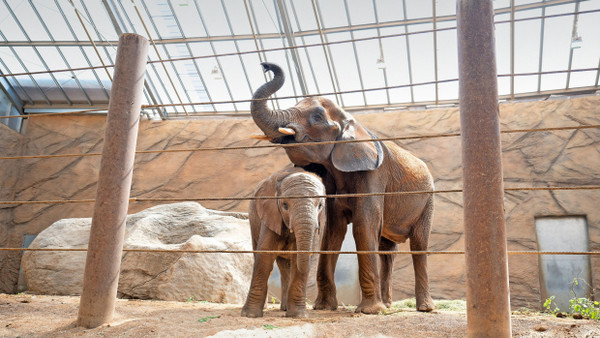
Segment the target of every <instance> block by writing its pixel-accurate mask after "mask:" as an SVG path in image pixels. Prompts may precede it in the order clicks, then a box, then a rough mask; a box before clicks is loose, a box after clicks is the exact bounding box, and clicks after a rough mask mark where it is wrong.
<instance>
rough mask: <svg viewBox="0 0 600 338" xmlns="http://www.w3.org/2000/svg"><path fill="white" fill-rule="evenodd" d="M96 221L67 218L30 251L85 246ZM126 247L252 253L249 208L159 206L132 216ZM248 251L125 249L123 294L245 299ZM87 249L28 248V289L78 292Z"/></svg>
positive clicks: (191, 204) (120, 291)
mask: <svg viewBox="0 0 600 338" xmlns="http://www.w3.org/2000/svg"><path fill="white" fill-rule="evenodd" d="M91 221H92V220H91V218H75V219H63V220H60V221H57V222H55V223H54V224H52V225H51V226H50V227H49V228H47V229H46V230H44V231H42V232H41V233H40V234H39V235H38V236H37V238H36V239H35V240H34V241H33V243H32V244H31V246H30V248H86V247H87V244H88V238H89V231H90V227H91ZM124 248H125V249H152V250H251V249H252V244H251V241H250V228H249V226H248V221H247V215H246V214H244V213H232V212H221V211H214V210H210V209H206V208H204V207H203V206H201V205H200V204H198V203H195V202H183V203H175V204H167V205H158V206H155V207H151V208H148V209H146V210H143V211H141V212H139V213H137V214H132V215H129V216H128V217H127V229H126V233H125V243H124ZM252 264H253V257H252V255H251V254H226V253H220V254H216V253H204V254H201V253H182V252H172V253H164V252H125V253H124V255H123V259H122V261H121V276H120V279H119V289H118V296H119V297H124V298H141V299H161V300H186V299H190V297H193V299H194V300H206V301H211V302H223V303H242V302H243V301H244V300H245V297H246V293H247V292H248V288H249V285H250V284H249V283H250V279H251V276H252ZM84 266H85V252H60V251H59V252H47V251H46V252H40V251H28V252H26V253H25V255H24V256H23V272H24V275H25V278H26V281H27V287H28V289H29V290H30V291H32V292H37V293H42V294H60V295H71V294H79V293H81V289H82V280H83V269H84Z"/></svg>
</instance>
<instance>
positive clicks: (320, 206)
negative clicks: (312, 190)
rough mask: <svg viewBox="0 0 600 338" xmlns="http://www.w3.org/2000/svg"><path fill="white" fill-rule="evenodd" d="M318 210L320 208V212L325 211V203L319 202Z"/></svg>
mask: <svg viewBox="0 0 600 338" xmlns="http://www.w3.org/2000/svg"><path fill="white" fill-rule="evenodd" d="M318 208H319V210H321V209H323V202H319V206H318Z"/></svg>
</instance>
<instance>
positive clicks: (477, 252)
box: [457, 0, 511, 337]
mask: <svg viewBox="0 0 600 338" xmlns="http://www.w3.org/2000/svg"><path fill="white" fill-rule="evenodd" d="M457 27H458V30H457V32H458V60H459V93H460V95H459V98H460V124H461V135H462V136H461V137H462V161H463V182H464V183H463V203H464V223H465V249H466V253H465V258H466V265H467V267H466V277H467V326H468V329H467V333H468V336H469V337H510V336H511V323H510V299H509V287H508V264H507V254H506V230H505V222H504V204H503V198H504V195H503V179H502V159H501V145H500V122H499V116H498V83H497V75H496V59H495V47H494V11H493V4H492V0H478V1H472V0H458V2H457Z"/></svg>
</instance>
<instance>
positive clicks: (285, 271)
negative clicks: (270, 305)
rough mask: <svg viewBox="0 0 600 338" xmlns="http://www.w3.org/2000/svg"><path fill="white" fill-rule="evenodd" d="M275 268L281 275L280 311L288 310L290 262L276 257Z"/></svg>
mask: <svg viewBox="0 0 600 338" xmlns="http://www.w3.org/2000/svg"><path fill="white" fill-rule="evenodd" d="M277 266H278V267H279V274H280V275H281V310H283V311H287V308H288V288H289V286H290V260H289V259H285V258H283V257H277Z"/></svg>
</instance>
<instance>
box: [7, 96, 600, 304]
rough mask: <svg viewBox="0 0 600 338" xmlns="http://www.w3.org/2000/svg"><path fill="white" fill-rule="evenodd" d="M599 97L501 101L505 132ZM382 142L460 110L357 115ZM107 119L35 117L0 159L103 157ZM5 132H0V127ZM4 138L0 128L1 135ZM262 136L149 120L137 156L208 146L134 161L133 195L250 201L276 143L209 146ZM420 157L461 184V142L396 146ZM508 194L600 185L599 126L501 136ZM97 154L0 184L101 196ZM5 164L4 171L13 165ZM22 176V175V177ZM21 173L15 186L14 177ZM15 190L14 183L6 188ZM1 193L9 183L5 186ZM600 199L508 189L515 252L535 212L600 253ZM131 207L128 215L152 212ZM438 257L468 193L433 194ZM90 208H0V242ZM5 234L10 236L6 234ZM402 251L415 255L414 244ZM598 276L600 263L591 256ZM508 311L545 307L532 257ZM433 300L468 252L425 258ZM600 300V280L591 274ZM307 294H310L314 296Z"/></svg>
mask: <svg viewBox="0 0 600 338" xmlns="http://www.w3.org/2000/svg"><path fill="white" fill-rule="evenodd" d="M599 107H600V96H598V95H594V96H581V97H574V98H559V99H551V100H547V101H531V102H517V103H506V104H501V105H500V118H501V125H502V129H503V130H515V129H527V128H544V127H562V126H577V125H582V124H584V125H585V124H588V125H591V124H600V108H599ZM354 116H355V117H356V118H357V119H358V120H359V121H361V123H363V124H364V125H365V126H366V127H368V128H369V129H371V130H372V131H373V132H375V133H376V134H377V135H379V136H381V137H392V136H410V135H428V134H438V133H456V132H459V131H460V123H459V113H458V108H447V109H434V110H411V111H396V112H383V113H382V112H378V113H364V114H354ZM104 122H105V117H104V116H64V117H33V118H31V119H30V121H29V123H28V125H27V129H26V130H27V131H26V133H25V135H24V137H21V138H19V137H16V139H17V140H16V141H15V142H19V144H20V148H19V147H17V148H18V149H19V150H18V151H17V150H15V149H13V148H10V149H6V151H3V152H2V155H5V154H13V152H15V151H17V152H21V153H23V154H71V153H74V154H75V153H99V152H101V147H102V141H103V140H102V139H103V136H104V131H103V128H104ZM0 127H1V126H0ZM6 133H7V131H4V129H2V130H1V131H0V138H3V139H4V138H5V137H6V135H5V134H6ZM252 133H259V130H258V128H257V127H256V126H255V125H254V123H253V122H252V120H251V119H249V118H238V119H216V118H215V119H199V120H186V121H158V122H155V121H146V120H144V121H142V122H141V124H140V132H139V139H138V146H137V149H138V150H169V151H171V150H176V149H196V148H209V149H207V150H203V151H182V152H160V153H146V154H137V156H136V166H135V171H134V177H133V186H132V192H131V196H132V197H139V198H160V199H168V198H177V199H184V200H186V199H190V200H191V199H194V198H199V197H227V196H249V195H250V193H251V192H252V190H253V188H254V187H255V186H256V184H257V183H258V182H259V181H260V180H262V179H263V178H265V177H267V176H268V175H270V174H271V173H273V172H274V171H276V170H277V169H279V168H281V167H283V166H285V165H287V164H288V163H289V160H288V159H287V157H286V156H285V153H284V151H283V150H282V149H280V148H259V149H236V150H211V149H210V148H213V147H225V146H227V147H231V146H243V147H245V146H252V145H259V144H260V145H267V144H268V143H265V142H259V141H256V140H253V139H251V138H249V135H250V134H252ZM398 143H399V144H400V145H401V146H403V147H405V148H406V149H408V150H409V151H411V152H413V153H414V154H415V155H417V156H418V157H420V158H421V159H423V160H424V161H425V162H426V163H427V165H428V166H429V168H430V169H431V171H432V173H433V176H434V178H435V184H436V189H438V190H446V189H460V188H461V187H462V167H461V149H460V138H459V137H443V138H423V139H413V140H405V141H399V142H398ZM502 144H503V166H504V177H505V186H506V187H531V186H536V187H544V186H567V185H577V186H579V185H598V184H599V182H600V155H599V152H600V131H599V130H598V129H584V130H564V131H546V132H521V133H509V134H506V133H505V134H502ZM99 163H100V157H99V156H87V157H67V158H50V159H25V160H3V165H2V167H1V168H2V169H0V170H2V171H0V175H3V176H0V178H1V179H3V180H4V179H5V178H8V179H9V181H10V179H12V181H10V182H13V183H12V184H13V185H14V189H13V191H12V192H10V193H9V192H5V191H4V189H3V192H2V193H3V194H8V195H3V196H6V199H9V200H10V199H11V198H10V196H12V198H14V200H72V199H90V198H92V199H93V198H94V197H95V188H96V179H97V174H98V168H99ZM6 166H8V167H9V168H6ZM17 173H18V175H17ZM17 177H18V179H17ZM10 186H11V185H9V187H10ZM3 188H4V184H3ZM599 201H600V193H599V192H598V190H578V191H554V192H552V191H510V192H507V193H506V194H505V209H506V223H507V236H508V249H509V250H536V249H537V242H536V235H535V223H534V222H535V217H538V216H561V215H585V216H586V217H587V222H588V227H589V237H590V248H591V250H600V208H598V205H599V204H598V202H599ZM169 202H170V201H168V200H163V201H156V202H154V201H153V202H140V201H137V202H132V203H130V210H129V212H130V213H133V212H137V211H140V210H142V209H145V208H147V207H150V206H152V205H156V204H161V203H169ZM201 203H202V204H203V205H204V206H206V207H207V208H211V209H217V210H230V211H246V208H247V205H248V203H247V201H206V202H201ZM435 204H436V205H435V215H434V225H433V230H432V235H431V238H430V248H431V250H463V249H464V241H463V224H462V196H461V194H460V193H445V194H436V196H435ZM92 207H93V204H91V203H87V204H86V203H70V204H58V203H57V204H31V205H18V206H10V207H4V208H3V209H0V210H1V211H2V212H4V211H7V210H9V212H6V213H0V217H2V219H1V221H2V222H1V223H0V234H6V236H3V237H0V241H1V242H0V245H3V246H9V247H20V246H21V242H22V238H23V235H26V234H37V233H39V232H40V231H42V230H43V229H44V228H45V227H47V226H49V225H50V224H52V223H53V222H55V221H56V220H59V219H62V218H76V217H90V216H91V213H92ZM3 238H5V239H3ZM400 250H408V245H407V243H405V244H403V245H401V247H400ZM591 260H592V272H594V271H600V259H599V258H595V257H592V258H591ZM10 262H11V263H10V264H8V265H7V267H4V268H0V269H3V270H0V272H1V273H0V292H2V291H4V292H7V291H8V292H12V291H14V286H13V285H14V284H15V283H16V277H15V275H16V274H17V273H18V263H14V257H13V258H11V260H10ZM509 270H510V283H511V300H512V306H513V308H517V307H520V306H530V307H538V306H539V304H540V301H541V300H540V281H539V277H538V276H539V274H538V270H539V269H538V258H537V256H529V255H528V256H524V255H510V256H509ZM429 271H430V280H431V289H432V295H433V297H434V298H464V297H465V291H464V290H465V288H464V280H465V275H464V257H463V256H462V255H432V256H430V258H429ZM593 276H594V280H593V281H592V283H593V286H594V289H595V290H596V294H600V288H599V287H600V274H593ZM413 290H414V284H413V272H412V263H411V261H410V257H409V256H405V255H404V256H398V257H397V259H396V264H395V272H394V298H397V299H401V298H406V297H413V296H414V291H413ZM310 294H311V292H309V295H310Z"/></svg>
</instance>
